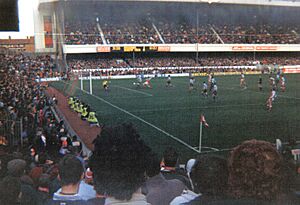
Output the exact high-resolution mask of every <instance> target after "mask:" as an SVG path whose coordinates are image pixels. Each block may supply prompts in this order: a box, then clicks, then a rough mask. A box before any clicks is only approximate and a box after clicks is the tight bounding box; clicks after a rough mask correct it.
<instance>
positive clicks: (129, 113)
mask: <svg viewBox="0 0 300 205" xmlns="http://www.w3.org/2000/svg"><path fill="white" fill-rule="evenodd" d="M64 83H65V82H64ZM75 88H76V89H78V90H81V89H80V88H79V87H77V86H75ZM81 91H82V92H84V93H86V94H88V95H91V96H93V97H94V98H96V99H98V100H100V101H102V102H104V103H105V104H107V105H110V106H111V107H113V108H116V109H117V110H120V111H122V112H124V113H126V114H128V115H130V116H131V117H133V118H135V119H137V120H139V121H141V122H143V123H145V124H147V125H149V126H150V127H152V128H154V129H156V130H157V131H159V132H161V133H163V134H165V135H167V136H168V137H170V138H172V139H173V140H175V141H177V142H178V143H180V144H182V145H184V146H186V147H188V148H189V149H191V150H193V151H195V152H197V153H200V152H199V150H197V149H195V148H194V147H192V146H191V145H189V144H187V143H186V142H184V141H182V140H181V139H178V138H177V137H175V136H173V135H172V134H170V133H168V132H166V131H164V130H162V129H160V128H159V127H157V126H155V125H153V124H152V123H150V122H147V121H146V120H144V119H143V118H141V117H139V116H136V115H135V114H132V113H131V112H128V111H127V110H125V109H123V108H120V107H118V106H117V105H114V104H112V103H110V102H108V101H106V100H104V99H103V98H101V97H98V96H96V95H93V94H90V93H89V92H87V91H85V90H81Z"/></svg>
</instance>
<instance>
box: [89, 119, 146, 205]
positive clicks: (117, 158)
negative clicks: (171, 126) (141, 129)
mask: <svg viewBox="0 0 300 205" xmlns="http://www.w3.org/2000/svg"><path fill="white" fill-rule="evenodd" d="M150 155H151V149H150V148H149V147H148V146H147V145H146V144H145V143H144V141H143V140H142V139H141V138H140V135H139V134H138V133H137V131H136V129H135V128H134V127H133V125H132V124H121V125H117V126H115V127H104V128H103V129H102V132H101V133H100V135H98V136H97V138H96V139H95V140H94V151H93V154H92V156H91V158H90V168H91V170H92V172H93V179H94V188H95V190H96V192H97V193H98V194H105V195H108V196H112V197H114V198H116V199H119V200H130V199H131V197H132V194H133V193H134V192H136V191H137V190H138V188H140V187H141V185H142V184H143V183H144V181H145V171H146V169H147V160H148V159H149V156H150Z"/></svg>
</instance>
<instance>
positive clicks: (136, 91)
mask: <svg viewBox="0 0 300 205" xmlns="http://www.w3.org/2000/svg"><path fill="white" fill-rule="evenodd" d="M111 87H115V88H120V89H124V90H129V91H131V92H135V93H140V94H143V95H147V96H149V97H152V96H153V95H152V94H149V93H146V92H142V91H138V90H133V89H130V88H126V87H122V86H118V85H111Z"/></svg>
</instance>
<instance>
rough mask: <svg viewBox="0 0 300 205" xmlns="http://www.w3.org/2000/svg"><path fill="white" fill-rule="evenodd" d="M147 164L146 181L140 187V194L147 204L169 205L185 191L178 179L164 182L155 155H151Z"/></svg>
mask: <svg viewBox="0 0 300 205" xmlns="http://www.w3.org/2000/svg"><path fill="white" fill-rule="evenodd" d="M147 162H148V165H149V168H148V169H147V171H146V174H147V177H148V179H147V181H146V182H145V184H144V185H143V187H142V193H143V194H145V195H146V199H147V202H148V203H150V204H170V202H171V201H172V200H173V199H174V198H175V197H176V196H179V195H180V194H181V193H182V191H183V190H184V189H186V186H185V185H184V184H183V183H182V182H181V181H179V180H178V179H171V180H166V179H165V178H164V177H163V175H162V174H161V173H160V163H159V160H158V157H157V156H156V155H153V156H152V157H151V158H150V159H149V160H148V161H147Z"/></svg>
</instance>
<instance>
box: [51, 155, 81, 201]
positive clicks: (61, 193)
mask: <svg viewBox="0 0 300 205" xmlns="http://www.w3.org/2000/svg"><path fill="white" fill-rule="evenodd" d="M58 169H59V179H60V182H61V186H62V187H61V189H59V190H58V191H57V192H55V193H54V195H53V199H51V200H48V201H47V204H49V205H50V204H61V203H66V204H85V203H86V201H85V200H83V197H82V196H80V195H79V194H78V193H79V185H80V181H81V180H82V179H83V176H84V171H83V166H82V164H81V162H80V161H79V159H78V158H77V157H75V156H73V155H66V156H64V157H63V158H62V159H61V160H60V162H59V165H58Z"/></svg>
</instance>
